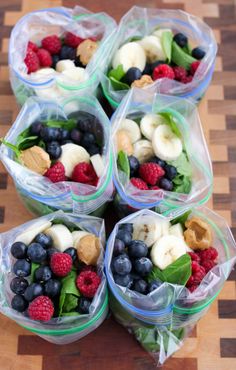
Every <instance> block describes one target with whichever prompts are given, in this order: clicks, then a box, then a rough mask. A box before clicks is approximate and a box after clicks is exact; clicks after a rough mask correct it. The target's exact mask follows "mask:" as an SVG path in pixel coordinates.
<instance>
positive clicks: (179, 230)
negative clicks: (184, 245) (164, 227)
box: [169, 223, 184, 239]
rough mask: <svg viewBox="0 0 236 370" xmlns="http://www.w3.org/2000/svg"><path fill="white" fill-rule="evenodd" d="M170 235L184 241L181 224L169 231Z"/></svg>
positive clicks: (173, 226)
mask: <svg viewBox="0 0 236 370" xmlns="http://www.w3.org/2000/svg"><path fill="white" fill-rule="evenodd" d="M169 233H170V235H174V236H177V237H178V238H182V239H184V230H183V227H182V225H181V224H180V223H178V224H176V225H172V226H171V227H170V229H169Z"/></svg>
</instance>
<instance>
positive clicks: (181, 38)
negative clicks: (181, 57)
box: [174, 33, 188, 48]
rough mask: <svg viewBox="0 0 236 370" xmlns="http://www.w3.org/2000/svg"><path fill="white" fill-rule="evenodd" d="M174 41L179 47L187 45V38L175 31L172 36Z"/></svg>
mask: <svg viewBox="0 0 236 370" xmlns="http://www.w3.org/2000/svg"><path fill="white" fill-rule="evenodd" d="M174 41H175V42H176V44H178V45H179V46H180V47H181V48H183V47H184V46H186V45H187V43H188V39H187V37H186V36H185V35H184V34H183V33H176V35H175V36H174Z"/></svg>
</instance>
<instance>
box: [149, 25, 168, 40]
mask: <svg viewBox="0 0 236 370" xmlns="http://www.w3.org/2000/svg"><path fill="white" fill-rule="evenodd" d="M165 32H171V33H172V30H171V29H170V28H162V29H159V30H156V31H154V32H153V33H152V35H153V36H155V37H158V38H160V39H161V37H162V34H163V33H165Z"/></svg>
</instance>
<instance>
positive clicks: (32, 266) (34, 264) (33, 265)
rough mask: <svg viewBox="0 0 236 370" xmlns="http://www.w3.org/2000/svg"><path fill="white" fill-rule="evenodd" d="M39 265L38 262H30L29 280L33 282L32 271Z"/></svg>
mask: <svg viewBox="0 0 236 370" xmlns="http://www.w3.org/2000/svg"><path fill="white" fill-rule="evenodd" d="M39 266H40V263H34V262H32V263H31V272H30V281H31V282H32V283H33V282H34V273H35V270H37V268H38V267H39Z"/></svg>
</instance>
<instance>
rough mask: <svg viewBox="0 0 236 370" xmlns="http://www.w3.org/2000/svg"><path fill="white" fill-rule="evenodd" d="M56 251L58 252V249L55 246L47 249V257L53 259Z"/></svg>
mask: <svg viewBox="0 0 236 370" xmlns="http://www.w3.org/2000/svg"><path fill="white" fill-rule="evenodd" d="M54 253H58V250H57V249H56V248H54V247H52V248H49V249H47V259H49V260H50V259H51V257H52V255H53V254H54Z"/></svg>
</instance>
